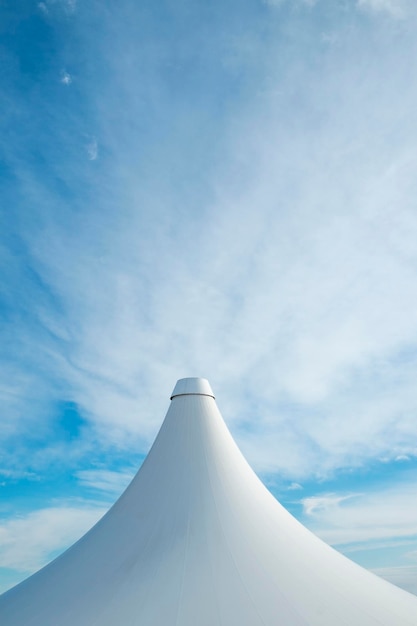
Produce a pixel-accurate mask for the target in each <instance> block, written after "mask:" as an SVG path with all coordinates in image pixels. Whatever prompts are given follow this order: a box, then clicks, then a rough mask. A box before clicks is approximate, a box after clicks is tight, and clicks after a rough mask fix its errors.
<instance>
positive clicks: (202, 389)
mask: <svg viewBox="0 0 417 626" xmlns="http://www.w3.org/2000/svg"><path fill="white" fill-rule="evenodd" d="M176 396H210V397H212V398H214V397H215V396H214V393H213V390H212V388H211V386H210V383H209V381H208V380H207V379H206V378H180V380H178V381H177V384H176V385H175V387H174V391H173V392H172V395H171V400H172V399H173V398H175V397H176Z"/></svg>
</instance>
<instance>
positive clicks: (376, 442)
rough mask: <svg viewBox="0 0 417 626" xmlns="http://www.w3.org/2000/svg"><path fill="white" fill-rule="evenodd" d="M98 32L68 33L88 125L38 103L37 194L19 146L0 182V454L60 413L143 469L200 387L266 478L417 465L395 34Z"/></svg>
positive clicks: (402, 50)
mask: <svg viewBox="0 0 417 626" xmlns="http://www.w3.org/2000/svg"><path fill="white" fill-rule="evenodd" d="M320 6H321V10H325V7H324V3H320ZM106 15H107V14H106ZM106 15H105V14H104V13H103V14H102V13H100V15H99V16H98V17H97V19H98V20H99V29H98V31H97V33H99V35H97V37H94V38H93V39H92V40H91V38H90V35H91V29H90V28H89V27H87V26H88V24H87V22H86V23H85V24H84V28H85V30H84V31H83V28H82V25H80V32H79V42H80V46H81V47H82V46H83V45H84V48H82V49H80V52H79V54H80V57H82V56H83V54H84V55H85V58H86V59H87V58H88V59H91V63H92V64H93V65H94V71H93V68H92V67H90V66H88V68H90V69H88V68H87V69H86V72H87V73H88V72H91V73H92V74H93V75H94V76H95V81H96V83H94V88H93V84H92V83H90V82H89V81H88V80H86V79H87V78H88V77H91V76H90V74H88V76H85V77H84V78H83V79H82V80H81V79H80V81H81V82H80V85H81V84H83V85H85V93H84V96H85V100H86V102H87V103H84V104H83V107H84V108H82V109H80V111H78V114H71V115H69V114H68V125H62V123H61V120H60V119H58V118H59V116H57V117H56V118H55V117H54V115H56V113H55V103H54V105H53V106H52V103H51V106H50V108H47V107H48V104H47V102H48V101H47V98H45V100H44V101H42V107H43V108H42V107H41V109H40V110H41V111H43V114H44V115H45V119H47V120H52V121H54V122H55V125H54V131H55V132H51V133H50V134H48V138H47V139H45V141H47V144H46V147H45V153H47V154H48V163H49V162H50V163H54V164H55V165H54V166H53V167H51V169H50V170H48V172H47V173H45V177H44V179H43V178H42V177H39V175H38V172H37V171H36V169H35V168H34V167H33V168H32V169H31V167H32V166H29V165H28V164H27V162H26V161H25V159H23V158H22V157H21V154H27V153H26V152H24V151H23V152H22V153H21V152H20V148H19V149H17V148H16V150H15V153H14V154H16V155H17V156H15V157H14V158H15V160H14V161H11V165H10V167H11V168H12V171H13V172H14V176H15V179H16V180H17V181H18V186H19V189H20V196H21V199H20V200H19V204H18V206H17V208H16V210H18V211H19V214H20V222H19V223H20V224H21V225H22V226H21V228H20V230H19V246H20V248H19V250H20V251H21V250H22V249H24V250H25V251H26V252H25V254H26V256H25V262H24V264H23V263H22V267H21V268H17V269H16V270H13V271H15V273H14V274H13V272H12V269H11V268H14V267H15V266H14V263H15V260H16V258H17V257H18V256H19V255H17V254H16V253H15V251H11V253H10V255H9V256H8V257H7V259H6V260H7V263H6V264H5V267H7V268H8V270H7V271H8V278H7V280H6V281H5V282H4V285H5V287H4V288H5V290H7V292H8V294H9V299H10V303H11V305H10V306H16V307H17V308H18V309H19V311H21V312H23V313H21V314H20V316H16V319H18V320H19V322H18V324H16V325H15V326H13V328H11V327H10V326H8V327H7V332H6V330H5V331H4V341H6V340H7V342H8V343H7V344H6V343H5V344H4V345H9V346H10V349H9V354H13V355H14V356H13V363H11V359H10V358H9V359H7V358H6V359H5V360H4V362H3V365H4V368H5V375H4V377H3V379H4V380H12V381H13V384H12V385H11V387H12V388H11V389H6V390H5V392H4V396H3V398H4V405H3V406H4V414H5V418H4V420H3V422H2V428H5V429H6V428H7V436H12V435H13V433H15V434H16V433H20V435H23V433H28V432H30V431H33V424H38V423H40V424H42V425H43V424H44V423H45V420H46V421H48V423H49V417H48V419H47V418H46V417H45V416H50V415H53V409H54V406H55V405H54V401H55V400H57V399H58V398H59V397H62V396H63V395H64V396H65V398H69V399H70V400H71V401H74V402H75V403H76V404H77V406H79V407H80V411H81V412H82V414H83V415H84V416H85V419H86V421H87V422H88V425H89V429H86V432H87V430H88V433H89V434H88V435H87V434H86V435H85V436H86V437H87V436H88V437H92V434H91V433H94V437H96V438H97V439H96V441H98V442H99V444H98V445H99V446H102V449H103V451H106V452H105V453H106V454H107V453H108V451H109V449H113V450H114V449H115V448H116V449H123V450H125V451H126V454H129V453H131V452H132V450H135V451H137V450H139V451H140V452H144V451H146V450H147V448H148V447H149V445H150V443H151V441H152V438H153V437H154V436H155V434H156V432H157V428H158V426H159V424H160V421H161V419H162V417H163V415H164V413H165V410H166V408H167V404H168V398H169V393H170V390H171V388H172V387H173V385H174V383H175V380H176V379H177V378H179V377H181V376H186V375H205V376H207V377H208V378H209V379H210V380H211V382H212V385H213V388H214V389H215V391H216V395H217V397H218V399H219V404H220V407H221V408H222V409H223V413H224V415H225V417H226V419H227V421H228V423H229V425H230V427H231V429H232V430H233V434H234V435H235V436H236V437H237V438H238V440H239V443H240V445H241V447H242V449H243V450H244V452H245V454H246V455H247V456H248V458H249V460H250V461H251V463H252V464H253V465H254V466H255V467H256V468H257V469H258V470H259V471H265V472H282V473H283V474H284V475H285V476H286V477H289V479H290V480H294V481H298V480H301V478H302V477H305V476H307V475H312V474H314V475H316V476H323V475H326V474H328V473H329V472H332V471H337V470H338V469H340V468H342V467H347V466H349V467H354V466H360V465H362V464H365V463H367V462H368V461H369V460H372V459H380V458H388V459H389V458H395V457H400V456H410V457H412V456H413V455H415V454H416V452H417V430H416V422H415V420H414V419H413V415H414V413H415V411H416V410H417V397H416V392H415V382H414V381H415V372H416V367H417V357H416V346H417V323H416V321H415V318H414V316H413V315H411V314H410V311H413V310H415V308H416V306H417V289H416V285H417V281H416V272H415V267H416V250H415V241H416V238H417V219H416V216H415V211H414V207H413V206H412V204H411V202H410V198H413V197H415V192H416V189H415V179H416V178H415V169H416V150H415V145H416V132H415V128H416V125H415V124H414V115H415V110H416V107H415V102H416V90H415V87H414V84H413V82H412V81H409V71H411V70H408V69H405V65H404V63H403V58H405V57H406V58H409V59H413V58H415V56H414V51H415V43H414V40H413V38H410V37H409V36H408V35H407V33H406V32H405V33H402V35H401V37H400V36H399V35H398V33H397V31H395V32H394V29H393V30H392V31H390V30H389V28H388V27H387V28H388V31H384V32H380V31H375V33H374V39H373V42H374V43H373V47H370V46H369V36H368V35H369V33H366V34H365V33H364V32H362V30H361V29H360V28H359V26H358V24H357V23H355V22H353V26H352V28H350V27H349V28H348V27H347V26H346V27H345V26H344V22H343V20H339V17H340V14H339V13H338V14H337V15H338V16H339V17H338V18H337V19H336V17H333V18H332V19H330V18H329V20H328V24H327V25H326V26H327V27H328V29H329V32H332V33H333V32H335V35H337V42H338V45H337V46H335V48H336V49H335V50H333V49H332V50H330V49H329V48H328V47H323V46H322V42H321V41H320V33H321V29H320V30H317V29H316V30H314V29H313V30H312V25H311V23H310V22H309V21H308V20H307V21H300V22H299V23H298V22H297V28H295V27H294V24H295V23H293V22H292V21H291V20H292V19H295V18H293V13H291V15H290V14H288V15H287V14H285V20H286V21H285V23H284V25H285V28H287V29H288V36H285V37H284V36H281V35H280V36H278V34H279V33H281V31H280V30H279V28H281V27H282V28H283V27H284V26H283V25H282V23H281V22H280V21H277V22H273V23H272V25H271V29H272V30H271V31H268V32H270V34H269V35H268V36H266V35H265V36H264V31H263V30H262V29H259V33H258V32H257V30H256V29H253V28H252V27H251V28H248V29H247V31H245V32H243V33H242V32H240V31H239V30H238V31H237V32H234V31H233V32H230V33H229V34H228V37H226V38H224V37H222V36H221V35H219V34H218V32H219V31H217V30H216V29H215V26H213V25H212V24H211V23H210V24H207V26H206V28H207V30H204V29H203V31H204V32H200V31H198V30H197V31H196V30H195V29H193V28H190V29H188V30H187V33H188V35H187V37H186V38H185V39H181V37H180V38H178V37H173V38H172V40H171V39H168V40H166V39H163V41H162V40H159V39H155V41H154V43H153V45H152V46H150V47H149V44H146V45H145V43H143V44H141V43H140V42H139V43H138V38H137V32H136V31H135V29H134V28H133V26H132V27H131V26H130V25H131V24H134V23H136V22H135V20H134V19H131V17H132V16H131V15H130V14H129V13H128V12H127V9H126V7H125V6H124V5H123V7H122V9H121V11H120V12H119V13H118V15H117V16H115V17H114V18H112V20H110V19H108V17H107V18H106ZM90 17H91V16H90ZM330 17H331V16H330ZM87 18H88V14H87V17H84V19H87ZM94 19H95V18H94ZM271 19H272V18H271ZM297 19H299V18H297ZM355 19H358V20H359V18H358V16H357V15H356V17H352V20H355ZM87 21H88V20H87ZM180 21H181V20H180V18H179V17H178V23H179V22H180ZM178 23H176V26H177V27H178ZM247 23H248V24H249V23H250V24H253V22H252V21H250V20H248V22H247ZM397 26H398V25H396V28H397ZM143 27H144V28H145V26H143ZM293 27H294V28H293ZM230 28H232V26H231V27H230ZM236 28H237V27H236ZM399 28H401V27H399ZM274 29H275V30H274ZM300 29H301V30H300ZM121 32H123V37H121V36H120V33H121ZM214 32H215V33H216V54H215V55H213V52H212V50H213V44H212V41H213V39H212V35H213V33H214ZM209 33H210V36H209ZM300 33H301V35H302V36H301V35H300ZM229 35H230V36H229ZM193 37H196V38H198V40H199V45H198V50H199V55H200V56H199V57H198V59H195V54H194V51H195V49H196V47H195V44H196V41H195V40H194V39H193ZM77 41H78V40H77ZM109 41H111V46H109ZM140 41H142V40H140ZM180 41H181V42H182V43H181V45H180V44H179V42H180ZM242 41H243V42H247V41H249V43H250V45H247V46H246V45H245V46H242V45H240V46H239V44H241V43H242ZM83 42H84V43H83ZM128 42H130V43H131V45H128ZM236 42H237V43H236ZM217 44H218V45H217ZM394 44H395V45H394ZM91 50H93V52H92V51H91ZM242 50H244V51H243V52H242ZM388 51H389V52H388ZM233 52H235V54H233ZM231 57H233V59H234V61H233V64H230V63H229V64H228V63H227V62H226V61H225V59H226V60H227V59H230V58H231ZM190 59H191V60H192V62H193V63H195V65H193V64H192V67H193V68H194V69H193V71H191V69H190V67H189V66H188V65H187V63H191V60H190ZM307 59H308V62H307ZM347 59H348V62H347V61H346V60H347ZM249 60H250V63H249ZM174 61H175V63H174ZM95 64H97V66H96V65H95ZM172 64H174V65H175V68H176V69H175V70H174V69H173V65H172ZM62 65H64V64H62ZM62 65H61V66H62ZM102 67H105V68H106V72H107V73H106V81H103V82H101V79H100V76H103V75H104V74H103V72H102V71H96V70H100V69H101V68H102ZM187 68H188V69H187ZM173 72H174V73H175V72H178V76H177V74H175V76H176V78H175V80H174V78H173ZM139 74H140V75H141V76H142V79H141V81H138V80H137V76H138V75H139ZM210 76H213V77H215V78H213V80H211V79H210ZM179 77H181V80H179ZM83 81H84V82H83ZM78 83H79V81H78V72H77V86H78ZM180 83H181V89H180V90H179V89H177V88H176V87H175V85H179V84H180ZM90 84H91V89H90V87H87V86H86V85H90ZM95 87H97V88H95ZM60 91H61V92H62V89H61V90H60ZM236 94H239V97H237V96H236ZM66 95H68V94H66ZM202 99H203V100H204V103H205V104H204V107H203V106H201V100H202ZM226 104H227V106H226ZM91 111H93V112H94V115H92V118H93V119H90V117H89V116H90V115H91ZM122 111H123V114H122V113H121V112H122ZM210 111H212V112H211V113H210ZM213 111H220V112H221V113H219V114H218V115H217V114H216V115H214V113H213ZM67 113H68V112H67ZM93 122H94V123H93ZM51 124H52V122H51ZM11 127H12V128H13V127H14V126H13V125H11ZM91 128H94V137H92V136H91V135H90V134H89V132H91V131H89V130H88V129H91ZM30 129H31V126H30V125H29V124H28V129H27V132H28V133H30V132H32V131H31V130H30ZM39 132H41V131H39ZM42 132H43V131H42ZM52 136H53V141H52V140H51V139H50V137H52ZM86 136H87V137H89V140H88V145H87V146H86V151H87V156H88V158H89V159H91V160H97V164H96V165H97V167H94V168H93V170H94V171H91V172H90V171H87V170H86V168H85V167H84V166H82V167H81V165H79V164H78V161H77V159H78V157H79V146H80V142H81V143H85V137H86ZM42 137H43V135H42ZM96 137H100V150H101V149H102V148H103V150H105V154H106V155H109V158H108V159H107V158H106V159H98V143H97V139H96ZM35 143H36V142H35ZM36 145H37V144H36ZM48 151H50V152H48ZM9 153H10V150H9V151H8V154H9ZM9 158H11V157H9ZM54 168H55V169H54ZM87 169H89V170H90V169H91V168H87ZM20 196H19V197H20ZM27 198H31V199H32V200H31V202H32V203H33V207H34V208H33V209H31V210H30V211H29V209H28V207H27V200H26V199H27ZM10 240H12V238H11V239H10ZM13 241H14V240H13ZM20 253H21V252H20ZM20 253H19V254H20ZM25 267H30V271H31V272H32V273H33V277H34V278H32V279H29V278H28V274H29V273H28V271H27V270H26V269H24V268H25ZM16 284H20V285H22V288H21V290H20V292H19V293H20V294H25V295H24V298H25V299H24V300H22V302H21V303H19V304H16V302H17V300H16V298H17V296H16V290H15V288H14V285H16ZM34 285H35V286H34ZM22 298H23V296H22ZM19 302H20V301H19ZM28 312H30V315H29V314H28ZM6 334H7V337H6ZM6 374H7V375H6ZM151 407H152V408H151ZM50 419H51V420H52V419H53V418H52V417H51V418H50ZM44 432H45V433H46V431H44ZM22 439H23V437H22ZM54 445H55V442H54V443H53V444H51V448H54ZM54 449H55V450H56V449H60V448H54ZM84 449H85V450H87V449H88V446H86V447H85V448H84ZM25 456H26V458H29V457H28V455H24V454H23V453H22V458H25Z"/></svg>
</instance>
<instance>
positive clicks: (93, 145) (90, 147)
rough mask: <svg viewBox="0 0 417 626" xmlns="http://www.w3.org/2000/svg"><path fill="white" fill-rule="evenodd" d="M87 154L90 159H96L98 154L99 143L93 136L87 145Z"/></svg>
mask: <svg viewBox="0 0 417 626" xmlns="http://www.w3.org/2000/svg"><path fill="white" fill-rule="evenodd" d="M86 150H87V155H88V158H89V159H90V161H95V160H96V159H97V156H98V144H97V139H96V138H95V137H93V138H92V139H91V141H90V142H89V143H88V144H87V146H86Z"/></svg>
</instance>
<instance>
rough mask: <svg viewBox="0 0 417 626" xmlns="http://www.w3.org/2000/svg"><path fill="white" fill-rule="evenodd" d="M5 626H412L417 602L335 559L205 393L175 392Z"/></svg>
mask: <svg viewBox="0 0 417 626" xmlns="http://www.w3.org/2000/svg"><path fill="white" fill-rule="evenodd" d="M0 624H1V625H2V626H118V625H120V626H301V625H302V626H343V625H345V626H381V625H382V626H416V624H417V597H415V596H413V595H412V594H409V593H407V592H405V591H403V590H401V589H399V588H397V587H395V586H393V585H391V584H389V583H388V582H386V581H384V580H381V579H380V578H378V577H376V576H374V575H373V574H371V573H369V572H368V571H366V570H364V569H362V568H361V567H359V566H358V565H356V564H354V563H352V562H351V561H350V560H348V559H347V558H345V557H344V556H342V555H341V554H339V553H338V552H336V551H335V550H333V549H332V548H330V547H329V546H327V545H326V544H325V543H323V542H322V541H321V540H319V539H318V538H317V537H316V536H314V535H313V534H312V533H310V532H309V531H308V530H307V529H306V528H304V527H303V526H302V525H301V524H299V523H298V522H297V521H296V520H295V519H294V518H293V517H292V516H291V515H290V514H289V513H288V512H287V511H286V510H285V509H284V508H283V507H282V506H281V505H280V504H279V503H278V502H277V501H276V500H275V499H274V498H273V496H272V495H271V494H270V493H269V491H268V490H267V489H266V488H265V487H264V486H263V484H262V483H261V482H260V481H259V479H258V478H257V477H256V475H255V474H254V473H253V471H252V470H251V468H250V467H249V466H248V464H247V463H246V461H245V459H244V458H243V457H242V455H241V453H240V452H239V450H238V448H237V446H236V444H235V443H234V441H233V439H232V437H231V435H230V433H229V431H228V430H227V427H226V425H225V423H224V422H223V419H222V417H221V415H220V413H219V411H218V409H217V406H216V402H215V400H214V396H213V392H212V391H211V388H210V385H209V383H208V382H207V381H206V380H205V379H201V378H186V379H183V380H180V381H178V383H177V385H176V387H175V389H174V392H173V395H172V402H171V405H170V408H169V410H168V413H167V416H166V418H165V421H164V423H163V425H162V428H161V430H160V432H159V434H158V437H157V439H156V440H155V443H154V445H153V447H152V449H151V451H150V452H149V454H148V456H147V458H146V460H145V462H144V463H143V465H142V467H141V469H140V471H139V472H138V474H137V475H136V477H135V478H134V479H133V481H132V483H131V484H130V486H129V487H128V488H127V489H126V491H125V492H124V494H123V495H122V496H121V497H120V499H119V500H118V501H117V502H116V504H115V505H114V506H113V507H112V508H111V509H110V511H109V512H108V513H107V514H106V515H105V516H104V517H103V518H102V519H101V521H100V522H98V524H96V526H94V528H93V529H92V530H90V531H89V532H88V533H87V534H86V535H85V536H84V537H83V538H82V539H80V541H78V542H77V543H76V544H75V545H73V546H72V547H71V548H70V549H69V550H67V551H66V552H65V553H64V554H63V555H62V556H60V557H59V558H57V559H56V560H55V561H53V562H52V563H50V564H49V565H48V566H46V567H45V568H44V569H42V570H40V571H39V572H38V573H36V574H34V575H33V576H32V577H30V578H28V579H27V580H26V581H24V582H23V583H21V584H20V585H17V586H16V587H14V588H13V589H11V590H10V591H8V592H7V593H5V594H4V595H3V596H2V597H1V598H0Z"/></svg>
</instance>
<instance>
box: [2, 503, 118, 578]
mask: <svg viewBox="0 0 417 626" xmlns="http://www.w3.org/2000/svg"><path fill="white" fill-rule="evenodd" d="M105 512H106V510H105V509H103V508H101V507H99V506H91V505H86V506H83V507H76V506H59V507H58V506H57V507H50V508H45V509H40V510H38V511H33V512H31V513H29V514H27V515H25V516H22V517H20V518H15V519H10V520H2V521H1V522H0V561H1V564H2V567H6V568H11V569H14V570H18V571H19V572H22V573H25V574H27V573H28V572H33V571H35V570H37V569H39V568H40V567H42V566H43V565H45V564H46V563H47V562H48V561H49V560H50V559H52V558H53V557H54V556H56V554H57V553H58V552H61V551H62V550H63V549H65V548H66V547H68V546H70V545H71V544H72V543H74V542H75V541H76V540H77V539H79V537H80V536H81V535H83V534H84V533H85V532H86V531H87V530H88V529H89V528H91V526H93V524H95V523H96V522H97V521H98V520H99V519H100V517H102V515H103V514H104V513H105Z"/></svg>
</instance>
